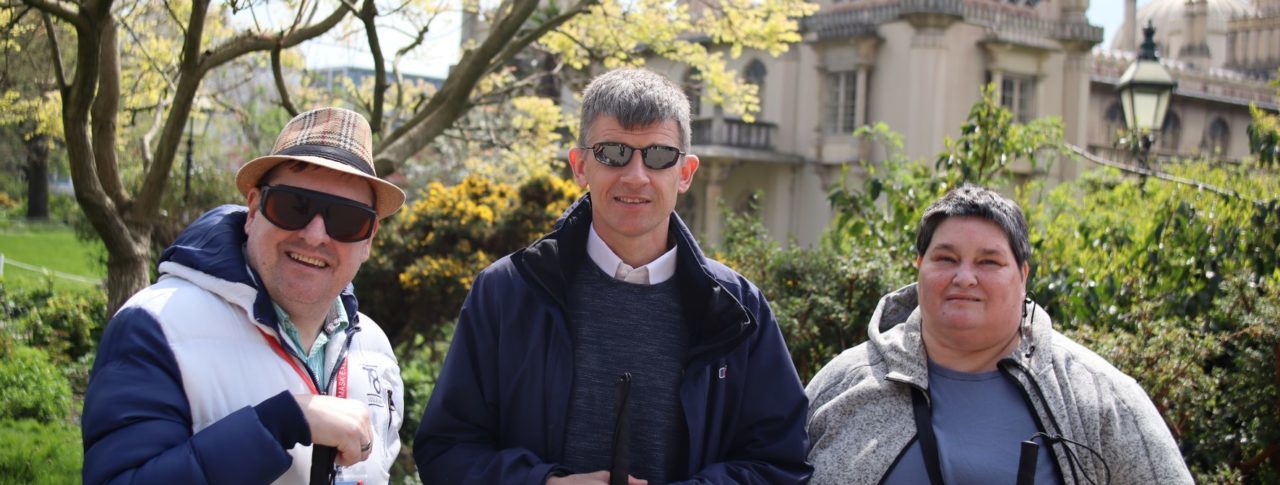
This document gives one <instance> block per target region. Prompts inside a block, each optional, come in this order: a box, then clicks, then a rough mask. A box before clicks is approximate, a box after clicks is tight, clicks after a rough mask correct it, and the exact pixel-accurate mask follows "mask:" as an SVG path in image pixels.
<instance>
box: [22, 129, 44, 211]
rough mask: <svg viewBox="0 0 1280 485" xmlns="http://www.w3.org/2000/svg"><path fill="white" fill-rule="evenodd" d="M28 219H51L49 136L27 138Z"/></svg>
mask: <svg viewBox="0 0 1280 485" xmlns="http://www.w3.org/2000/svg"><path fill="white" fill-rule="evenodd" d="M26 145H27V167H26V170H25V171H26V173H27V219H28V220H32V221H45V220H48V219H49V137H47V136H45V135H35V136H32V137H31V139H30V140H27V143H26Z"/></svg>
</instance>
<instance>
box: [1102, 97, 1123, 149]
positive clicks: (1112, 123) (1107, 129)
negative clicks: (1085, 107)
mask: <svg viewBox="0 0 1280 485" xmlns="http://www.w3.org/2000/svg"><path fill="white" fill-rule="evenodd" d="M1102 129H1103V135H1105V136H1106V140H1107V143H1108V144H1111V145H1115V144H1116V141H1118V140H1119V139H1120V136H1121V132H1122V131H1124V108H1121V107H1120V103H1111V106H1108V107H1107V112H1106V114H1104V115H1102Z"/></svg>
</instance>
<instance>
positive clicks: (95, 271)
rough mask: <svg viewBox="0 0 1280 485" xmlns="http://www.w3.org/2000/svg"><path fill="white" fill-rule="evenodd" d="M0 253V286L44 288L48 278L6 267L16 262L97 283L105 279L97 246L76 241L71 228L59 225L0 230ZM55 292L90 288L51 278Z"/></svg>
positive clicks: (101, 250) (13, 267)
mask: <svg viewBox="0 0 1280 485" xmlns="http://www.w3.org/2000/svg"><path fill="white" fill-rule="evenodd" d="M0 253H3V254H4V257H5V261H6V263H5V265H4V275H3V276H0V283H3V284H4V285H5V286H11V287H23V288H30V287H33V286H39V287H43V286H45V285H47V284H48V280H49V279H50V277H49V276H46V275H44V274H42V273H40V272H35V271H30V270H27V269H23V268H20V267H18V266H16V265H12V264H9V263H8V262H9V261H19V262H22V263H25V264H28V265H32V266H37V267H43V268H48V269H50V270H52V271H58V272H62V273H67V274H72V275H76V276H81V277H84V278H89V279H92V280H101V279H102V278H103V277H105V275H106V268H105V267H103V265H102V263H101V262H100V261H102V259H103V255H105V254H106V251H105V249H103V248H102V244H101V243H93V244H90V243H86V242H84V241H81V240H79V239H76V236H75V233H74V232H72V230H71V228H69V227H66V226H60V225H44V224H14V225H8V226H5V227H0ZM52 280H53V287H54V289H55V290H60V289H67V290H84V289H86V288H91V287H92V286H93V285H91V284H87V283H83V282H80V281H76V280H71V279H66V278H59V277H52Z"/></svg>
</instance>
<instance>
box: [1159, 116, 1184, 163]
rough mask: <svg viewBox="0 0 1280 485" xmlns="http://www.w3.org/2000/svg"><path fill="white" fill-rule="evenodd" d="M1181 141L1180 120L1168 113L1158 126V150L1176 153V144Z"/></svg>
mask: <svg viewBox="0 0 1280 485" xmlns="http://www.w3.org/2000/svg"><path fill="white" fill-rule="evenodd" d="M1181 141H1182V119H1181V118H1179V117H1178V115H1177V114H1175V113H1174V112H1172V111H1170V112H1169V114H1167V115H1165V117H1164V124H1162V125H1160V148H1164V149H1165V150H1168V151H1171V152H1174V153H1177V152H1178V144H1179V143H1180V142H1181Z"/></svg>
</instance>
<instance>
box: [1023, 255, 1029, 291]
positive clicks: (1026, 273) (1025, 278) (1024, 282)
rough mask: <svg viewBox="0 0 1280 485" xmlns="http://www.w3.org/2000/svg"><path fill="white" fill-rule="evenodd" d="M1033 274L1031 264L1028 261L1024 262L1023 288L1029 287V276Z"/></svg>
mask: <svg viewBox="0 0 1280 485" xmlns="http://www.w3.org/2000/svg"><path fill="white" fill-rule="evenodd" d="M1029 274H1031V264H1029V263H1027V262H1026V261H1023V262H1022V286H1024V287H1025V286H1026V285H1027V275H1029Z"/></svg>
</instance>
